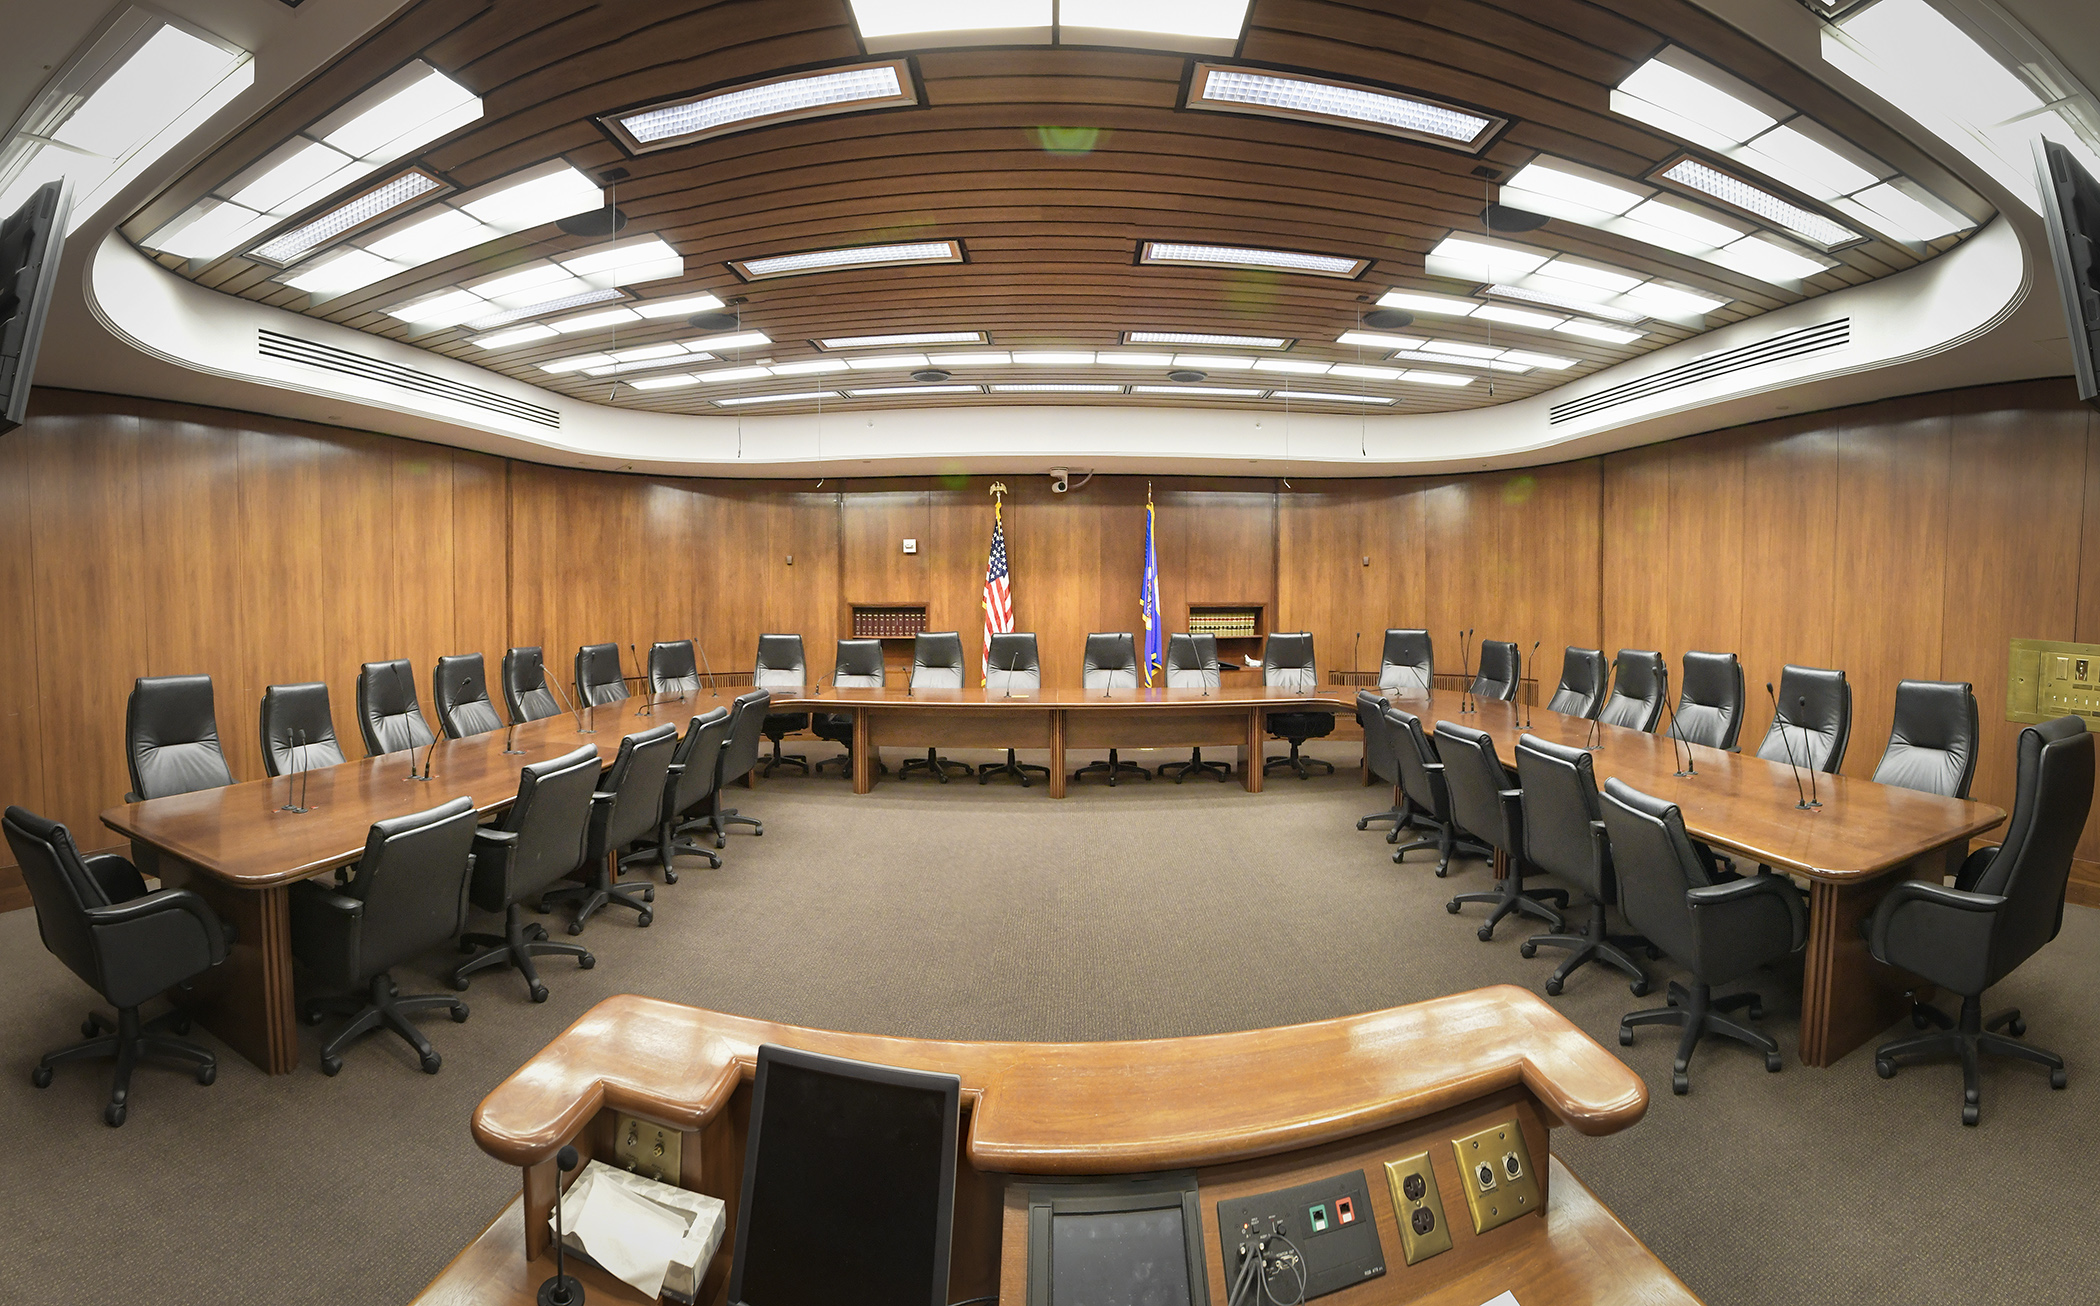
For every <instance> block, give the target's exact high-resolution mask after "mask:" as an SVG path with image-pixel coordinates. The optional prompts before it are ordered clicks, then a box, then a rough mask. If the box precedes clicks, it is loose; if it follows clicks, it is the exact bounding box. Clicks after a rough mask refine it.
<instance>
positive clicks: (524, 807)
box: [498, 744, 603, 899]
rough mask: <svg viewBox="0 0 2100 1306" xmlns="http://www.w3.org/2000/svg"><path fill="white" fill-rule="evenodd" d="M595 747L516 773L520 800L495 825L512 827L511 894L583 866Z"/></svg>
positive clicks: (594, 785)
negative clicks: (513, 838)
mask: <svg viewBox="0 0 2100 1306" xmlns="http://www.w3.org/2000/svg"><path fill="white" fill-rule="evenodd" d="M602 770H603V768H602V767H600V766H599V765H598V750H597V749H596V748H595V747H593V746H591V745H589V744H585V745H584V746H583V747H582V748H579V749H577V750H576V751H575V752H573V753H564V754H562V755H561V756H560V757H550V758H548V759H547V760H546V761H544V762H534V763H533V764H532V765H530V766H528V767H525V768H524V769H523V770H522V771H521V772H520V773H519V776H518V799H517V801H516V802H514V803H512V804H511V807H510V810H509V811H507V812H505V813H504V814H503V820H502V821H501V822H500V823H499V825H498V828H499V829H503V830H510V831H514V832H515V833H516V834H517V836H518V840H517V844H516V845H515V846H514V847H513V848H512V849H511V854H510V857H511V861H510V893H511V896H512V898H513V899H523V898H529V897H531V896H532V895H534V894H536V893H537V892H539V891H540V890H541V889H544V888H545V887H547V886H548V885H550V884H552V883H554V882H555V881H556V880H559V879H561V878H562V877H564V876H566V875H568V874H569V873H570V872H572V871H575V870H577V869H578V868H580V867H581V866H582V865H583V862H584V852H585V849H586V846H587V840H588V838H589V835H590V825H591V795H592V794H593V793H595V792H596V791H597V789H598V776H599V773H600V772H601V771H602Z"/></svg>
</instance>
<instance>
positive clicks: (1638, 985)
mask: <svg viewBox="0 0 2100 1306" xmlns="http://www.w3.org/2000/svg"><path fill="white" fill-rule="evenodd" d="M1626 991H1627V992H1629V993H1631V994H1633V996H1635V997H1637V998H1645V997H1647V996H1648V981H1647V979H1646V978H1642V979H1637V980H1631V981H1629V982H1628V983H1627V985H1626Z"/></svg>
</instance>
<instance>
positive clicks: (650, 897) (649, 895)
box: [642, 885, 656, 902]
mask: <svg viewBox="0 0 2100 1306" xmlns="http://www.w3.org/2000/svg"><path fill="white" fill-rule="evenodd" d="M642 901H643V902H655V901H656V888H655V886H654V885H652V886H650V887H649V888H646V889H644V890H642Z"/></svg>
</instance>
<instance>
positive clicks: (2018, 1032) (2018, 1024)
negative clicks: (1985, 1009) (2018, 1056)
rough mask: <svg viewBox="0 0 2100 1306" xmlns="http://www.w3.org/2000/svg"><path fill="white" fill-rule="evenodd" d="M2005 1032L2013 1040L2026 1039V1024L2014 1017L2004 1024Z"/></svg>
mask: <svg viewBox="0 0 2100 1306" xmlns="http://www.w3.org/2000/svg"><path fill="white" fill-rule="evenodd" d="M2005 1032H2006V1033H2008V1034H2010V1035H2012V1036H2013V1037H2014V1038H2025V1037H2027V1022H2026V1021H2024V1020H2022V1019H2020V1018H2019V1017H2018V1016H2014V1017H2013V1018H2012V1019H2011V1020H2010V1021H2008V1022H2006V1025H2005Z"/></svg>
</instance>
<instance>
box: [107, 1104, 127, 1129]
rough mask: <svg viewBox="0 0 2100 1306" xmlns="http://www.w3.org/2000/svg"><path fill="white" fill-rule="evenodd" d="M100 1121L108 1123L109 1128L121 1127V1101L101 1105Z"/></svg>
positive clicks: (122, 1109) (122, 1111) (122, 1120)
mask: <svg viewBox="0 0 2100 1306" xmlns="http://www.w3.org/2000/svg"><path fill="white" fill-rule="evenodd" d="M102 1123H103V1124H105V1125H108V1126H109V1127H110V1128H111V1129H117V1128H121V1127H122V1126H123V1124H124V1104H123V1103H122V1102H112V1103H110V1104H109V1105H108V1106H106V1107H103V1108H102Z"/></svg>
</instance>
